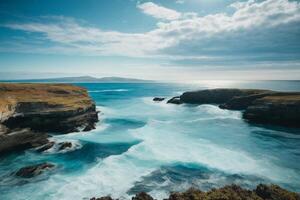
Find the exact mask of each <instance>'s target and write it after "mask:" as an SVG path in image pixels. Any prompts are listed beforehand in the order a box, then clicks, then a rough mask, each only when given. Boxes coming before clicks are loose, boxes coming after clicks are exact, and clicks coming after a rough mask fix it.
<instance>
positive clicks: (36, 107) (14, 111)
mask: <svg viewBox="0 0 300 200" xmlns="http://www.w3.org/2000/svg"><path fill="white" fill-rule="evenodd" d="M97 121H98V113H97V111H96V107H95V103H94V102H93V101H92V99H91V98H90V97H89V96H88V93H87V91H86V90H85V89H84V88H81V87H77V86H73V85H68V84H37V83H35V84H25V83H17V84H12V83H0V124H1V125H2V127H5V128H3V129H2V133H0V137H1V138H2V139H1V140H0V152H1V151H4V150H9V149H14V148H17V147H18V146H26V145H27V144H33V143H34V142H35V143H36V145H37V144H39V143H40V141H42V140H43V139H44V138H45V134H44V133H47V132H51V133H53V132H57V133H70V132H76V131H79V130H84V131H89V130H92V129H93V128H95V123H96V122H97ZM4 129H5V130H4ZM29 129H30V130H29ZM15 130H17V132H16V133H15V134H13V132H15ZM19 130H23V131H21V132H20V131H19ZM25 130H26V131H25ZM0 132H1V129H0ZM38 141H39V142H38ZM24 144H26V145H24ZM44 144H45V143H43V144H41V145H44ZM28 146H32V145H28Z"/></svg>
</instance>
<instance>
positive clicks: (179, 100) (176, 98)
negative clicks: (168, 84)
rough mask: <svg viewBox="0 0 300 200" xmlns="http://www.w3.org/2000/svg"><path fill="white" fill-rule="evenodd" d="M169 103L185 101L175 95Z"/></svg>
mask: <svg viewBox="0 0 300 200" xmlns="http://www.w3.org/2000/svg"><path fill="white" fill-rule="evenodd" d="M167 103H172V104H182V103H183V102H182V101H181V99H180V97H173V98H171V99H169V100H168V101H167Z"/></svg>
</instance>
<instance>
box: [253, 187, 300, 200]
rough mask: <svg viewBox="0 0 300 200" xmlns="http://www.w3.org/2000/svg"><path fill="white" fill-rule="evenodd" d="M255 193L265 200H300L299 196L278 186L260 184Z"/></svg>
mask: <svg viewBox="0 0 300 200" xmlns="http://www.w3.org/2000/svg"><path fill="white" fill-rule="evenodd" d="M255 193H256V194H257V195H258V196H259V197H261V198H262V199H264V200H269V199H274V200H300V195H299V194H297V193H294V192H290V191H287V190H285V189H282V188H281V187H279V186H278V185H270V186H267V185H263V184H259V185H258V186H257V187H256V189H255Z"/></svg>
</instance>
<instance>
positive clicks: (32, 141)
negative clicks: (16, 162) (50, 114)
mask: <svg viewBox="0 0 300 200" xmlns="http://www.w3.org/2000/svg"><path fill="white" fill-rule="evenodd" d="M47 137H48V135H47V134H45V133H39V132H35V131H32V130H30V129H28V128H23V129H13V130H9V129H6V130H5V132H0V153H3V152H9V151H14V150H22V149H26V148H32V147H38V146H42V145H44V144H46V143H48V139H47Z"/></svg>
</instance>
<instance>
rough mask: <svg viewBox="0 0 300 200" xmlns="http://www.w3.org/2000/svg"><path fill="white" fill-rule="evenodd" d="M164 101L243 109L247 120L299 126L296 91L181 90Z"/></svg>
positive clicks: (299, 112)
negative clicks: (176, 95) (181, 91)
mask: <svg viewBox="0 0 300 200" xmlns="http://www.w3.org/2000/svg"><path fill="white" fill-rule="evenodd" d="M168 103H174V104H181V103H188V104H217V105H219V107H220V108H223V109H230V110H244V113H243V117H244V119H246V120H248V121H249V122H255V123H265V124H275V125H283V126H290V127H300V92H277V91H271V90H257V89H211V90H199V91H191V92H185V93H183V94H182V95H181V96H179V97H174V98H172V99H170V100H169V101H168Z"/></svg>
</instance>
